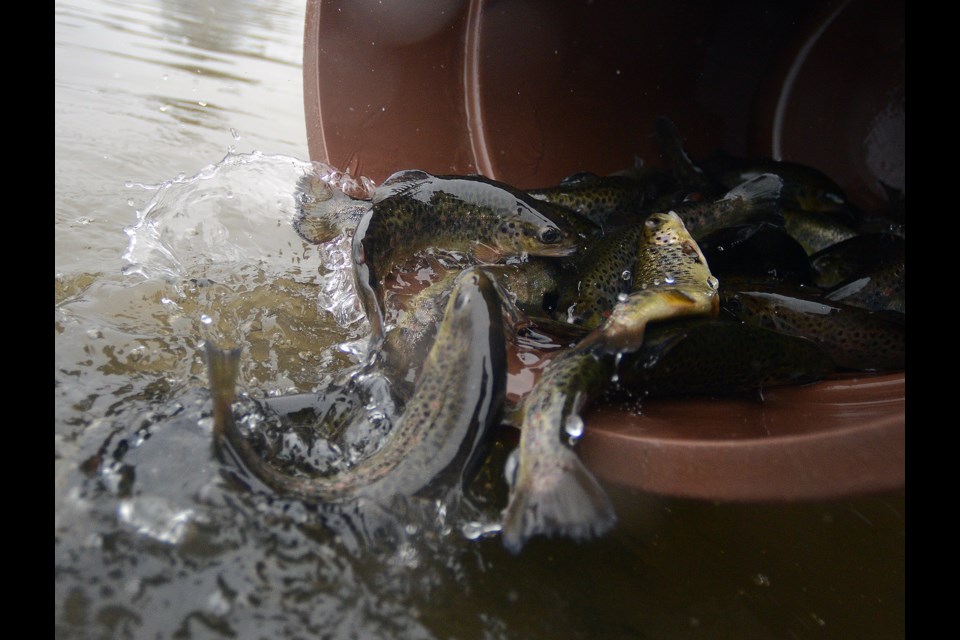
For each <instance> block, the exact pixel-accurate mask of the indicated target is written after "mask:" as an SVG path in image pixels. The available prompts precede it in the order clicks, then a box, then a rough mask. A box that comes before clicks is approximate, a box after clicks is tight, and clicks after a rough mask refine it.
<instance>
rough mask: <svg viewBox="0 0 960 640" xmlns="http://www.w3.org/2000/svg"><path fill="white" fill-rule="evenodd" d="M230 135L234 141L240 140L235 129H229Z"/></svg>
mask: <svg viewBox="0 0 960 640" xmlns="http://www.w3.org/2000/svg"><path fill="white" fill-rule="evenodd" d="M230 135H231V136H233V139H234V140H239V139H240V133H239V132H238V131H237V130H236V129H234V128H233V127H230Z"/></svg>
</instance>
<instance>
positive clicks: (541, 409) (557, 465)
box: [501, 350, 616, 553]
mask: <svg viewBox="0 0 960 640" xmlns="http://www.w3.org/2000/svg"><path fill="white" fill-rule="evenodd" d="M613 361H614V356H612V355H610V354H606V353H602V352H600V351H599V350H570V351H567V352H564V353H562V354H560V355H559V356H557V357H556V358H554V359H553V360H552V361H551V362H550V364H549V365H547V367H546V369H545V370H544V372H543V375H542V376H541V377H540V379H539V380H538V381H537V384H536V385H534V387H533V390H531V392H530V394H529V395H528V396H527V397H526V399H525V400H524V402H523V408H522V422H523V427H522V429H521V431H520V447H519V450H518V451H519V454H517V453H516V452H515V453H514V454H513V455H519V459H517V458H513V460H514V461H515V463H516V465H517V467H516V472H515V477H514V474H513V473H511V471H510V470H508V471H507V478H508V480H509V481H511V487H510V499H509V502H508V504H507V507H506V509H504V511H503V514H502V518H501V537H502V540H503V544H504V546H506V547H507V549H509V550H510V551H512V552H513V553H519V552H520V550H521V549H522V548H523V545H524V544H525V543H526V542H527V540H529V539H530V538H531V537H533V536H536V535H543V536H564V537H568V538H572V539H574V540H584V539H587V538H592V537H595V536H600V535H603V534H604V533H606V532H607V531H609V530H610V529H611V528H612V527H613V525H614V524H615V523H616V514H615V513H614V510H613V506H612V505H611V503H610V499H609V498H608V497H607V494H606V492H604V490H603V488H602V487H601V486H600V484H599V483H598V482H597V480H596V478H594V477H593V474H591V473H590V471H588V470H587V468H586V467H585V466H584V465H583V463H582V462H581V461H580V459H579V458H578V457H577V455H576V453H575V451H574V450H573V447H572V443H571V441H573V442H575V441H576V440H577V439H578V438H579V437H580V436H581V435H582V434H583V419H582V418H581V417H580V412H581V411H582V410H583V408H584V407H585V406H586V405H587V404H588V403H590V402H591V401H592V400H593V399H594V398H595V397H596V396H597V395H599V394H600V393H601V392H602V391H603V390H604V389H605V388H606V386H607V385H608V384H609V381H610V376H609V371H610V368H611V366H612V363H613ZM517 460H518V461H517Z"/></svg>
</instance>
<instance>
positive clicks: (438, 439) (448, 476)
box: [207, 269, 506, 504]
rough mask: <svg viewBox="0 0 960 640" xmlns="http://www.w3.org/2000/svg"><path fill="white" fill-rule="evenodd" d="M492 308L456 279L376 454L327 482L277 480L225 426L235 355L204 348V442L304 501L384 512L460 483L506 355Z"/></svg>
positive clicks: (231, 426) (496, 413)
mask: <svg viewBox="0 0 960 640" xmlns="http://www.w3.org/2000/svg"><path fill="white" fill-rule="evenodd" d="M500 314H501V311H500V302H499V296H498V293H497V291H496V288H495V286H494V285H493V283H492V282H491V280H490V278H489V277H488V276H487V275H486V274H484V273H483V272H482V271H480V270H479V269H469V270H467V271H465V272H464V273H462V274H461V275H460V276H459V277H458V279H457V284H456V286H455V288H454V291H453V292H452V293H451V295H450V300H449V302H448V303H447V307H446V310H445V313H444V317H443V322H442V324H441V326H440V329H439V331H438V333H437V337H436V340H435V342H434V344H433V347H432V348H431V350H430V353H429V355H428V357H427V360H426V362H425V364H424V366H423V371H422V373H421V375H420V379H419V380H418V382H417V385H416V390H415V391H414V394H413V396H412V397H411V398H410V401H409V402H408V403H407V404H406V407H405V408H404V410H403V413H402V415H401V416H400V418H399V419H398V420H397V421H396V423H395V424H394V427H393V430H392V431H391V432H390V434H389V435H388V437H387V440H386V441H385V442H384V443H383V444H382V445H381V447H380V448H379V449H378V450H377V451H376V452H375V453H373V454H372V455H370V456H369V457H367V458H365V459H363V460H361V461H360V462H358V463H357V464H356V465H354V466H353V467H351V468H349V469H348V470H346V471H342V472H339V473H337V474H335V475H332V476H327V477H313V478H310V477H303V476H293V475H287V474H284V473H282V472H280V471H278V470H277V469H276V468H275V467H273V466H271V465H270V464H269V463H268V462H267V461H266V460H264V459H263V458H261V457H260V455H259V454H258V453H257V452H256V451H255V450H254V449H253V447H252V446H251V445H250V443H249V442H248V441H247V439H246V438H245V437H244V435H243V433H242V432H241V431H240V430H239V428H238V427H237V424H236V422H235V421H234V418H233V414H232V411H231V410H230V404H231V402H232V398H233V395H234V384H235V377H236V361H237V359H238V355H239V354H238V352H231V353H227V352H222V351H219V350H217V349H215V348H213V347H210V348H208V352H207V358H208V364H209V369H210V385H211V392H212V396H213V398H214V407H215V426H214V442H215V445H216V447H217V448H218V450H219V451H220V452H221V453H222V454H224V455H226V456H227V457H229V458H232V459H233V460H234V461H236V462H237V464H238V466H240V467H241V468H242V469H243V470H245V471H246V472H247V473H249V474H252V475H253V476H254V477H256V478H257V479H259V480H260V481H261V482H262V483H264V484H265V485H266V486H267V487H269V488H270V489H271V490H273V491H275V492H276V493H278V494H280V495H282V496H285V497H290V498H296V499H300V500H304V501H309V502H321V503H346V502H350V501H354V500H357V499H367V500H372V501H374V502H376V503H379V504H386V503H388V502H389V501H391V500H392V499H393V498H394V497H396V496H414V495H423V494H425V493H429V494H431V495H432V494H433V493H434V492H440V493H442V492H443V491H444V488H449V487H451V486H453V485H454V484H456V483H457V482H459V483H462V482H464V481H466V480H467V478H466V477H464V474H465V473H466V470H469V469H472V468H474V463H475V462H476V460H475V456H476V454H477V452H478V448H479V447H480V445H481V443H482V442H483V440H484V438H485V436H486V433H487V431H488V429H490V428H491V427H492V426H494V425H496V424H497V423H498V422H499V419H500V412H501V410H502V405H503V400H504V397H505V394H506V356H505V342H504V335H503V323H502V321H501V318H500Z"/></svg>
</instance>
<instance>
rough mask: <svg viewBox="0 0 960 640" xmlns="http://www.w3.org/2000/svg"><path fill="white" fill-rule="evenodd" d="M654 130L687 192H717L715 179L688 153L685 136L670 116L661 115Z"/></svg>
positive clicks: (674, 171) (678, 180)
mask: <svg viewBox="0 0 960 640" xmlns="http://www.w3.org/2000/svg"><path fill="white" fill-rule="evenodd" d="M654 130H655V135H656V139H657V144H658V146H659V147H660V151H661V152H662V153H663V155H664V156H665V158H666V161H667V165H668V166H669V167H670V169H671V170H672V171H673V174H674V176H675V177H676V179H677V182H679V183H680V185H681V187H682V188H683V189H684V190H685V191H686V192H687V193H689V192H691V191H700V192H704V193H716V192H717V191H718V190H719V189H718V188H717V186H718V185H716V184H715V183H714V181H713V180H711V179H710V178H708V177H707V176H706V174H705V173H704V172H703V169H701V168H700V167H699V166H698V165H697V164H696V163H695V162H694V161H693V160H692V159H691V158H690V156H689V154H687V150H686V148H685V147H684V144H683V136H681V135H680V131H679V130H678V129H677V126H676V125H675V124H674V123H673V121H672V120H670V119H669V118H665V117H664V116H660V117H658V118H657V119H656V121H655V122H654Z"/></svg>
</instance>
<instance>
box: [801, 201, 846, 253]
mask: <svg viewBox="0 0 960 640" xmlns="http://www.w3.org/2000/svg"><path fill="white" fill-rule="evenodd" d="M783 219H784V223H785V226H786V229H787V233H789V234H790V235H791V236H792V237H793V238H795V239H796V240H797V242H799V243H800V245H801V246H802V247H803V250H804V251H806V252H807V254H814V253H816V252H818V251H821V250H823V249H826V248H827V247H829V246H831V245H834V244H836V243H838V242H843V241H844V240H847V239H849V238H853V237H855V236H856V235H857V231H856V230H855V229H854V228H853V227H852V226H850V225H848V224H846V223H845V222H843V221H842V220H838V219H837V216H835V215H833V214H832V213H830V212H823V211H802V210H785V211H784V212H783Z"/></svg>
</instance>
